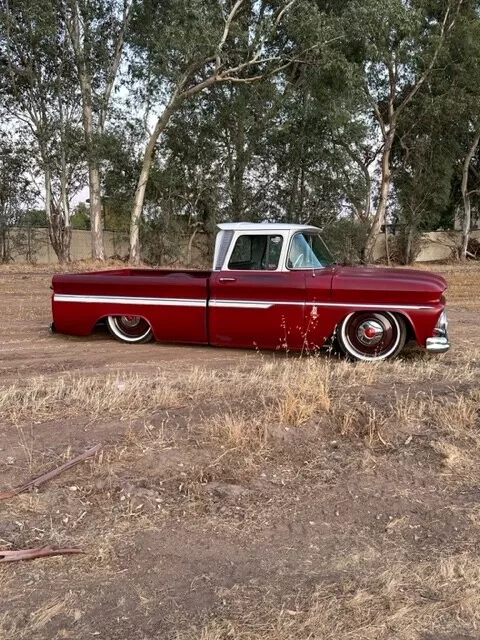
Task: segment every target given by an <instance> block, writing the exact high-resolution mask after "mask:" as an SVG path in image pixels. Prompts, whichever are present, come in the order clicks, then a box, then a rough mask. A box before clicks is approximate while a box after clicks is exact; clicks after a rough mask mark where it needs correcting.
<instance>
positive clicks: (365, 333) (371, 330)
mask: <svg viewBox="0 0 480 640" xmlns="http://www.w3.org/2000/svg"><path fill="white" fill-rule="evenodd" d="M357 338H358V340H359V342H361V343H362V344H364V345H365V346H367V347H371V346H373V345H376V344H378V343H379V342H380V341H381V339H382V338H383V327H382V325H381V324H380V323H379V322H377V321H376V320H366V321H365V322H362V324H361V325H359V327H358V329H357Z"/></svg>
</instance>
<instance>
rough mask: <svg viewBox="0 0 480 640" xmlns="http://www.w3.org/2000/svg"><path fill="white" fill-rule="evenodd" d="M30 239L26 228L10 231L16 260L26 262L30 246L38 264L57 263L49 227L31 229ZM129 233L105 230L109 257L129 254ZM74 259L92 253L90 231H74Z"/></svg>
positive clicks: (72, 251)
mask: <svg viewBox="0 0 480 640" xmlns="http://www.w3.org/2000/svg"><path fill="white" fill-rule="evenodd" d="M30 234H31V237H30V241H29V238H28V234H27V231H26V230H24V229H12V230H11V231H10V236H11V239H10V244H11V247H12V257H13V261H14V262H26V257H27V246H30V247H31V249H30V251H31V256H32V262H34V263H37V264H57V262H58V260H57V256H56V254H55V251H54V250H53V249H52V246H51V244H50V240H49V238H48V231H47V229H31V230H30ZM128 240H129V239H128V235H127V234H125V233H120V232H118V231H104V243H105V254H106V256H107V258H113V257H117V256H118V257H120V258H125V257H126V256H127V255H128ZM70 255H71V257H72V260H85V259H88V258H90V257H91V255H92V240H91V234H90V231H83V230H79V229H78V230H77V229H76V230H74V231H72V244H71V247H70Z"/></svg>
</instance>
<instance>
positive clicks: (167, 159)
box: [0, 0, 480, 262]
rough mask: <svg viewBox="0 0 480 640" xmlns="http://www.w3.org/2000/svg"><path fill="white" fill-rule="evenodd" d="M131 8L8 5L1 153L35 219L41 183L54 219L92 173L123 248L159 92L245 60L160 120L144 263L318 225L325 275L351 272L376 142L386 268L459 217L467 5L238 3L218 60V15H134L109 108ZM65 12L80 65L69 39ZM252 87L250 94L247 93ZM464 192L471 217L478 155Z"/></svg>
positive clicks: (373, 203)
mask: <svg viewBox="0 0 480 640" xmlns="http://www.w3.org/2000/svg"><path fill="white" fill-rule="evenodd" d="M129 4H130V3H129V2H127V5H125V4H124V2H123V0H113V1H112V0H94V1H93V2H92V1H90V0H54V1H53V2H51V3H46V4H45V3H44V5H40V4H39V3H38V2H35V1H34V0H22V1H20V0H10V2H9V3H8V11H4V12H3V13H1V15H0V71H1V74H0V98H1V105H2V106H1V115H2V116H3V118H4V120H3V125H1V126H3V128H4V129H6V128H12V131H13V130H14V131H15V133H14V134H12V137H11V141H12V144H13V147H14V148H15V151H17V148H18V149H20V147H21V148H22V149H23V151H22V153H24V152H25V151H26V156H25V158H24V159H25V161H26V163H27V165H28V175H30V176H32V177H33V178H34V179H35V185H36V186H34V183H33V179H32V180H31V181H30V182H29V185H28V186H29V188H32V189H33V190H35V189H36V192H37V202H38V206H41V195H42V190H43V188H44V187H43V184H44V180H43V172H44V171H45V169H46V168H48V169H49V171H50V173H51V187H52V193H53V199H54V209H55V207H56V208H57V210H58V209H59V207H60V202H61V195H62V180H63V184H64V185H66V186H65V188H66V192H67V194H68V198H69V199H70V200H71V199H72V198H73V196H74V195H75V193H77V192H78V191H79V190H80V189H81V188H82V187H83V186H84V184H85V183H86V181H87V161H88V163H89V164H91V163H92V162H93V163H94V165H95V166H96V167H97V168H98V170H99V173H100V176H101V195H102V207H103V217H104V224H105V227H106V228H108V229H116V230H122V231H128V229H129V226H130V212H131V208H132V203H133V201H134V197H135V190H136V188H137V184H138V177H139V172H140V170H141V166H142V153H143V149H144V148H145V143H146V141H147V140H148V138H149V135H150V133H151V129H152V127H153V126H154V123H155V121H156V120H157V118H158V116H159V115H161V114H162V111H163V110H164V109H165V105H166V104H167V103H168V101H169V99H170V97H171V96H172V94H173V92H174V90H175V87H176V86H178V85H179V82H184V84H183V85H182V86H183V89H184V90H187V91H188V89H190V88H192V87H193V86H195V85H196V84H198V83H201V82H202V81H204V80H205V79H206V78H207V77H208V76H209V74H211V73H213V70H214V69H215V66H216V65H217V62H218V60H217V56H219V55H220V54H221V65H222V67H221V68H222V69H224V68H228V67H236V66H237V65H241V64H242V63H243V62H244V61H245V60H248V59H249V57H251V56H252V55H254V52H255V51H256V50H258V49H259V43H260V50H261V53H262V58H265V59H268V61H264V62H262V63H258V64H252V65H251V66H250V67H248V68H247V67H245V68H243V69H242V70H241V71H240V72H239V73H238V74H237V75H236V76H235V80H236V81H235V82H233V83H232V82H231V83H226V82H225V83H220V84H217V85H212V86H210V87H209V88H207V89H205V90H204V91H203V92H202V93H199V94H198V95H196V96H194V97H193V98H189V99H188V100H187V99H184V100H180V101H179V103H178V104H176V105H175V109H176V110H175V112H174V113H173V115H172V117H171V119H170V120H169V123H168V127H166V129H165V131H164V132H163V133H162V136H161V137H160V138H159V140H158V143H157V144H156V146H155V149H154V153H153V162H152V166H151V168H150V172H149V180H148V183H147V189H146V193H145V202H144V208H143V227H142V238H143V242H144V245H145V255H146V256H147V257H148V259H149V260H151V261H153V262H158V261H159V260H162V261H170V262H174V261H175V260H178V259H180V257H179V256H178V255H177V254H176V249H175V240H176V237H177V236H178V234H182V235H184V236H186V237H191V235H192V234H193V233H194V232H195V231H196V230H203V231H206V232H207V234H208V235H209V238H210V245H209V246H210V248H211V247H212V237H213V234H214V232H215V227H216V223H218V222H220V221H224V220H252V221H262V220H271V221H292V222H308V223H312V224H318V225H319V226H321V227H323V228H324V229H325V235H326V237H327V241H328V242H329V243H330V244H331V245H332V249H333V250H334V252H335V253H336V254H337V256H338V257H339V260H340V261H348V262H356V261H358V260H359V259H360V258H361V256H362V250H363V248H364V246H365V242H366V238H367V236H368V232H369V228H370V227H371V224H372V218H373V214H374V212H375V208H376V207H377V206H378V202H379V186H380V180H381V175H380V158H381V156H382V153H383V152H384V149H385V139H386V136H385V132H388V131H390V128H391V127H392V126H393V127H394V136H393V138H394V139H393V143H392V149H391V157H390V158H389V166H388V169H389V172H390V173H391V185H390V191H389V194H388V199H387V200H388V202H387V219H388V220H389V221H391V222H396V223H397V229H398V233H397V235H396V237H395V240H394V243H393V245H392V251H393V253H394V256H395V257H396V258H397V259H398V260H400V261H403V262H411V261H412V260H413V259H414V258H415V255H416V253H417V252H418V248H419V243H418V238H419V237H420V235H421V233H422V232H424V231H430V230H435V229H437V228H451V227H452V225H453V221H454V218H455V216H457V217H458V215H459V213H458V212H460V214H461V210H462V206H463V203H462V192H461V188H460V187H461V178H462V168H463V162H464V160H465V157H466V155H467V153H468V149H469V148H470V146H471V144H472V140H474V138H475V133H476V132H477V131H478V129H479V127H480V65H479V64H478V60H479V59H480V11H479V9H480V3H479V2H477V1H475V0H463V2H460V1H459V0H448V2H447V1H445V0H411V1H410V2H405V1H404V0H338V1H336V2H331V1H328V0H297V1H296V2H294V3H288V2H287V1H286V0H285V1H281V0H269V1H263V0H262V2H250V1H247V0H244V2H243V4H242V5H241V9H240V12H239V14H238V15H237V16H236V18H235V20H234V21H233V22H232V25H231V29H230V33H229V36H228V38H227V39H226V40H225V42H222V44H221V47H220V46H219V44H220V42H221V41H222V34H223V32H224V29H225V25H226V23H225V18H226V16H227V15H228V12H229V10H230V9H231V8H232V6H233V4H234V3H232V2H223V1H220V0H219V1H215V2H207V1H205V0H168V1H167V2H159V1H158V0H134V2H133V3H132V14H131V20H130V22H129V23H128V28H127V29H126V30H125V38H126V45H125V46H126V48H125V55H124V58H123V61H122V64H121V65H120V67H119V71H118V78H117V82H116V83H114V84H113V88H112V93H111V94H108V91H107V89H108V86H109V79H111V76H110V75H109V74H110V73H111V72H112V61H113V60H114V59H115V49H116V47H117V45H118V42H119V40H118V38H119V36H120V35H121V34H122V24H123V22H122V21H123V20H124V8H125V6H129ZM287 5H288V10H287V11H285V13H283V9H285V8H286V7H287ZM5 8H6V5H5ZM75 11H78V15H79V17H80V24H81V25H82V32H81V34H80V35H81V44H82V47H83V49H82V51H83V54H82V56H83V57H82V56H80V58H79V56H78V51H77V52H76V51H75V50H74V47H73V40H72V37H71V33H70V32H69V30H68V29H69V27H71V26H72V24H73V23H72V21H71V20H72V16H74V15H75ZM446 11H449V14H448V16H449V19H448V21H447V22H446V31H445V32H442V21H443V19H444V17H445V14H446ZM280 16H281V18H282V19H281V20H280V19H279V18H280ZM440 45H441V46H440ZM434 56H437V57H436V58H434ZM432 59H435V64H434V65H433V68H432V69H430V70H429V64H430V62H431V61H432ZM82 62H83V63H84V64H85V71H86V74H87V76H88V77H89V78H90V80H91V88H90V89H91V97H92V103H91V106H92V113H93V116H92V117H93V121H92V122H93V134H92V136H91V137H90V138H89V137H88V136H86V135H85V130H84V127H85V121H84V117H83V116H84V114H83V115H82V111H81V104H82V99H81V98H82V96H83V98H84V95H83V94H82V92H81V91H80V85H79V69H80V67H81V64H80V63H82ZM279 67H281V68H280V69H279ZM274 69H275V70H276V72H275V73H274V74H273V73H272V71H273V70H274ZM427 71H428V74H427V75H425V81H424V82H422V83H420V84H419V85H418V89H417V90H416V91H413V88H414V87H416V84H417V83H418V82H419V79H421V78H423V77H424V74H426V73H427ZM252 76H259V79H258V80H257V81H256V82H254V83H249V82H246V81H247V80H251V77H252ZM106 91H107V93H106ZM87 93H88V92H87ZM107 94H108V95H107ZM107 103H108V104H107ZM82 117H83V119H82ZM382 125H383V126H384V130H383V131H382ZM22 162H23V160H22ZM8 171H9V172H10V174H11V173H12V172H13V173H14V170H13V169H12V170H11V168H10V169H9V170H8ZM20 174H21V175H22V176H25V175H27V173H26V171H24V170H23V169H22V171H19V175H20ZM22 179H23V177H22ZM5 184H7V186H8V183H5ZM467 187H468V193H469V197H470V198H471V203H472V208H473V216H474V217H475V216H476V215H478V212H479V210H480V155H479V154H478V152H477V154H476V156H474V157H473V159H472V162H471V164H470V166H469V168H468V185H467ZM4 188H6V187H4ZM22 189H23V191H25V184H24V185H23V187H22V188H20V189H19V192H18V194H17V195H15V197H17V196H18V197H20V195H21V191H22ZM22 207H23V205H22ZM22 207H20V209H21V211H22V216H23V215H24V209H25V207H24V208H23V209H22ZM60 208H61V207H60ZM20 209H19V210H20ZM29 209H30V210H31V209H32V207H31V206H30V207H29ZM15 215H16V214H15ZM29 215H30V222H29V225H30V226H36V225H37V222H38V224H40V221H41V219H42V213H41V212H38V216H37V214H36V216H37V217H35V216H33V217H32V213H30V214H29ZM14 217H15V216H14ZM460 217H461V215H460ZM4 219H5V215H4ZM12 219H13V218H12ZM71 220H72V226H73V227H74V228H89V225H90V216H89V212H88V210H87V208H86V207H85V206H84V205H83V206H82V205H79V206H78V207H77V209H76V210H75V211H74V212H73V215H72V219H71ZM10 223H11V222H9V224H10Z"/></svg>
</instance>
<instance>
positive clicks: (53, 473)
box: [0, 444, 102, 500]
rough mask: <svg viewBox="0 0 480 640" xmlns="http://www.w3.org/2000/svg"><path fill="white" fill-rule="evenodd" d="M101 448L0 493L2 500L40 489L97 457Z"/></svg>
mask: <svg viewBox="0 0 480 640" xmlns="http://www.w3.org/2000/svg"><path fill="white" fill-rule="evenodd" d="M101 446H102V445H101V444H96V445H95V446H94V447H92V448H91V449H88V451H85V452H84V453H81V454H80V455H78V456H76V457H75V458H72V459H71V460H69V461H68V462H65V464H62V465H61V466H60V467H57V468H56V469H52V470H51V471H47V473H44V474H43V475H41V476H39V477H38V478H34V479H33V480H30V481H29V482H26V483H25V484H22V485H21V486H20V487H17V488H16V489H11V490H10V491H4V492H3V493H0V500H8V499H9V498H13V497H14V496H17V495H18V494H19V493H23V492H24V491H27V489H34V488H37V487H39V486H40V485H41V484H43V483H44V482H47V481H48V480H51V479H52V478H55V477H56V476H58V475H60V474H61V473H62V472H63V471H66V470H67V469H70V468H71V467H74V466H75V465H76V464H78V463H79V462H83V460H86V459H87V458H90V457H91V456H93V455H95V454H96V453H97V451H99V450H100V447H101Z"/></svg>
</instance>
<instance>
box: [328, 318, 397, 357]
mask: <svg viewBox="0 0 480 640" xmlns="http://www.w3.org/2000/svg"><path fill="white" fill-rule="evenodd" d="M406 338H407V330H406V327H405V322H404V321H403V320H402V318H400V317H398V316H396V315H395V314H393V313H388V312H386V311H378V312H377V311H361V312H359V313H351V314H350V315H348V316H347V317H346V318H345V319H344V320H342V322H341V323H340V325H339V327H338V329H337V339H338V343H339V345H340V347H341V349H342V351H343V352H344V353H345V354H346V355H347V356H349V357H350V358H353V359H355V360H363V361H368V362H377V361H379V360H386V359H387V358H394V357H395V356H396V355H398V354H399V353H400V351H401V350H402V349H403V347H404V346H405V340H406Z"/></svg>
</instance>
